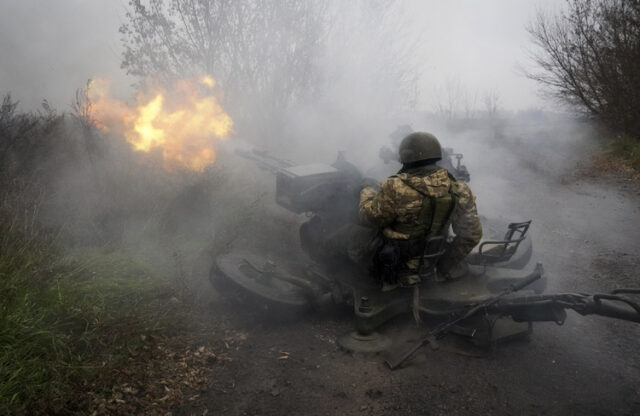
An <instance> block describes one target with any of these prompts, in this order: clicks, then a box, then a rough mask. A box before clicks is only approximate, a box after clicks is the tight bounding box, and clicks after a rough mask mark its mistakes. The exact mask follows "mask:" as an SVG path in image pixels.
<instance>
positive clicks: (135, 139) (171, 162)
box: [88, 76, 233, 172]
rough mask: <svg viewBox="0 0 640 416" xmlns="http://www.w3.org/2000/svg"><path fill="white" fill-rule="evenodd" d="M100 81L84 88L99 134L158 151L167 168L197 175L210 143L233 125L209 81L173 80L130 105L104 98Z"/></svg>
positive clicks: (208, 157)
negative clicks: (112, 134)
mask: <svg viewBox="0 0 640 416" xmlns="http://www.w3.org/2000/svg"><path fill="white" fill-rule="evenodd" d="M108 87H109V85H108V82H107V81H106V80H103V79H96V80H93V81H92V82H91V84H90V85H89V91H88V95H89V99H90V101H91V115H92V117H93V118H94V119H95V122H96V124H97V126H98V127H99V128H101V129H103V130H105V131H115V132H117V133H122V134H123V135H124V137H125V139H126V140H127V141H128V142H129V143H130V144H131V145H132V146H133V148H134V149H136V150H138V151H143V152H150V151H152V150H155V149H160V150H161V152H162V158H163V161H164V166H165V168H167V169H175V168H187V169H190V170H195V171H198V172H202V171H203V170H204V169H205V168H206V167H207V166H209V165H210V164H212V163H213V162H214V161H215V157H216V152H215V148H214V142H215V140H219V139H226V138H227V137H228V136H229V134H231V133H232V132H233V130H232V127H233V121H232V120H231V117H229V115H228V114H227V113H226V112H225V111H224V110H223V109H222V107H221V106H220V104H219V102H218V100H217V99H216V98H215V96H214V95H213V88H214V87H215V80H214V79H213V78H212V77H211V76H205V77H202V78H201V79H199V80H194V79H183V80H179V81H177V82H176V83H175V84H174V85H173V86H172V88H171V89H170V90H166V89H163V88H157V89H155V90H153V91H150V92H147V93H146V94H142V93H140V94H138V95H137V97H136V103H137V104H136V106H135V107H131V106H129V105H128V104H127V103H125V102H124V101H121V100H117V99H114V98H110V97H109V96H108V91H109V88H108Z"/></svg>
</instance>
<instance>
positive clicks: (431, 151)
mask: <svg viewBox="0 0 640 416" xmlns="http://www.w3.org/2000/svg"><path fill="white" fill-rule="evenodd" d="M398 153H399V155H400V162H401V163H402V164H403V165H405V166H408V165H410V166H417V165H419V166H422V165H428V164H431V163H436V162H437V161H438V160H440V159H442V148H441V147H440V142H439V141H438V139H437V138H436V136H434V135H433V134H431V133H425V132H415V133H411V134H410V135H408V136H407V137H405V138H404V139H403V140H402V143H400V149H399V151H398Z"/></svg>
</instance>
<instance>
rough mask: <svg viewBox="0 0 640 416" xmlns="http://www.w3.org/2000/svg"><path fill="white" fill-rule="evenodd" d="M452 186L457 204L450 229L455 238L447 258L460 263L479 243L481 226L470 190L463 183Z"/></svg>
mask: <svg viewBox="0 0 640 416" xmlns="http://www.w3.org/2000/svg"><path fill="white" fill-rule="evenodd" d="M454 186H456V190H455V191H456V193H457V195H458V203H457V204H456V207H455V209H454V211H453V215H452V218H451V227H452V228H453V232H454V233H455V234H456V236H455V238H454V239H453V243H452V245H451V252H450V253H449V257H450V258H451V260H453V261H460V260H462V259H463V258H464V257H466V255H467V254H469V252H470V251H471V250H472V249H473V248H474V247H475V246H476V245H477V244H478V243H479V242H480V239H481V238H482V225H481V224H480V219H479V218H478V209H477V208H476V201H475V196H474V195H473V194H472V193H471V189H469V187H468V186H467V184H465V183H463V182H457V183H456V184H455V185H454Z"/></svg>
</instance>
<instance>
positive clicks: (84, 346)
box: [0, 233, 173, 414]
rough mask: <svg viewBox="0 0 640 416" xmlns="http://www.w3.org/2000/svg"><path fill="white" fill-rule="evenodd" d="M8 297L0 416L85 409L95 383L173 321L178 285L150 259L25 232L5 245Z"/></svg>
mask: <svg viewBox="0 0 640 416" xmlns="http://www.w3.org/2000/svg"><path fill="white" fill-rule="evenodd" d="M0 293H2V296H0V414H37V413H41V414H69V413H74V412H75V411H79V410H80V409H82V408H83V407H85V406H86V405H87V403H85V402H83V400H85V399H86V397H83V394H82V392H83V391H84V390H86V389H87V388H88V386H92V385H93V386H95V385H96V380H97V383H98V384H99V382H100V379H101V378H103V377H105V376H107V375H108V373H109V371H110V370H111V369H113V368H116V367H118V366H119V365H122V364H123V363H126V360H127V359H128V357H129V355H130V354H131V353H132V352H134V351H135V350H136V348H140V347H141V342H140V340H141V338H143V337H144V336H145V334H150V333H154V332H156V331H159V330H161V329H162V327H163V325H165V324H167V322H169V321H170V319H169V317H167V316H165V315H164V313H166V312H163V310H166V308H162V305H164V304H166V300H168V298H169V297H170V296H171V293H172V292H171V288H170V285H169V284H168V283H167V282H166V280H162V279H160V278H158V277H157V276H155V275H154V273H153V272H152V271H151V270H150V269H149V268H148V267H147V266H145V265H144V264H143V263H142V262H140V261H138V260H136V259H135V258H132V257H131V256H129V255H126V254H124V253H119V252H105V251H102V250H99V249H92V250H80V251H73V252H68V253H65V254H64V255H62V254H60V253H57V252H56V251H55V250H54V249H53V248H52V246H50V245H49V246H47V245H42V244H40V243H37V242H35V241H29V240H27V239H25V238H22V237H21V236H20V235H19V234H18V233H16V235H15V236H13V238H6V234H5V237H4V239H3V241H2V242H0ZM171 319H173V317H171ZM107 387H108V386H106V385H105V388H107ZM85 409H86V408H85Z"/></svg>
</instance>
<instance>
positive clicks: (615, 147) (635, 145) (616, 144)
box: [607, 135, 640, 170]
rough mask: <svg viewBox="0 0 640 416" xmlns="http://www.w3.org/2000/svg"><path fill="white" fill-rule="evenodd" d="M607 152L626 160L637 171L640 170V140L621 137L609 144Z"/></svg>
mask: <svg viewBox="0 0 640 416" xmlns="http://www.w3.org/2000/svg"><path fill="white" fill-rule="evenodd" d="M607 151H608V152H609V153H612V154H614V155H616V156H620V157H622V158H624V159H626V160H627V161H629V163H630V164H631V166H633V167H634V168H635V169H636V170H640V140H638V139H635V138H633V137H630V136H626V135H621V136H618V137H616V138H615V139H613V140H611V141H610V142H609V143H608V144H607Z"/></svg>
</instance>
